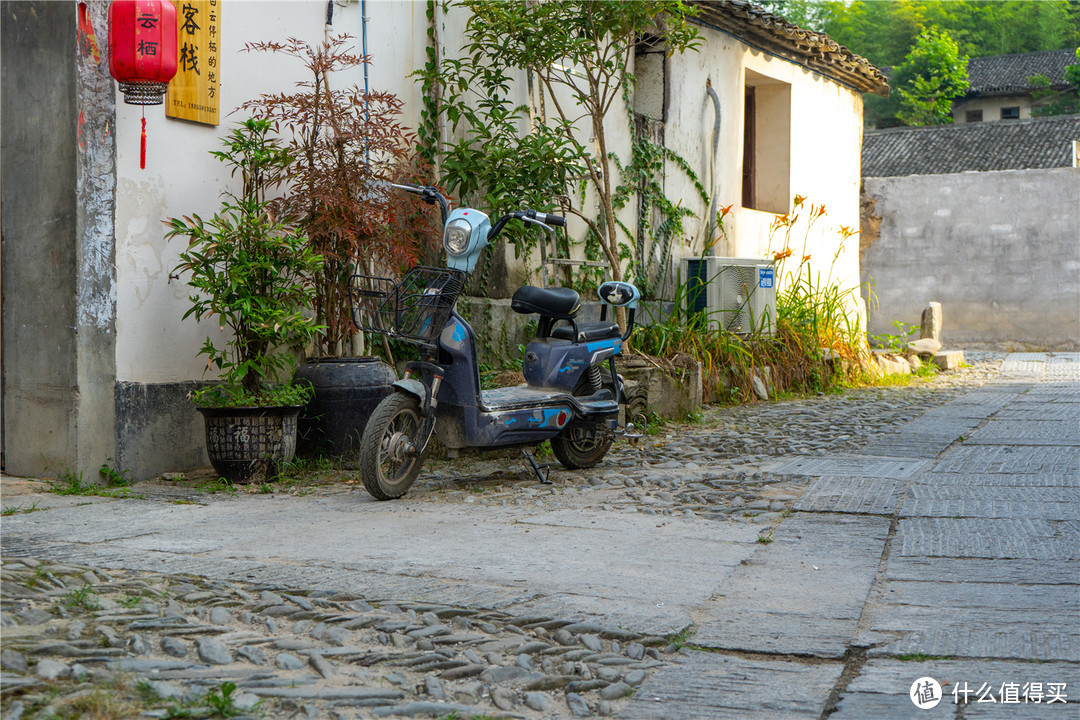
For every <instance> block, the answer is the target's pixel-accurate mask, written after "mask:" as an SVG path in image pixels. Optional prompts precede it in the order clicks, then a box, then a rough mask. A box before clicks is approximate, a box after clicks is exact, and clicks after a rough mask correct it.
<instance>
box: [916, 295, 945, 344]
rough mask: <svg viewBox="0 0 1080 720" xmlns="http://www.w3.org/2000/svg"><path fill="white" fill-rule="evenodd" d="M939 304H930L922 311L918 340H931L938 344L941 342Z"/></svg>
mask: <svg viewBox="0 0 1080 720" xmlns="http://www.w3.org/2000/svg"><path fill="white" fill-rule="evenodd" d="M941 322H942V314H941V303H939V302H931V303H930V304H928V305H927V306H926V308H925V309H924V310H923V311H922V326H921V327H920V332H919V337H920V338H923V339H925V338H933V339H934V340H937V341H938V342H941Z"/></svg>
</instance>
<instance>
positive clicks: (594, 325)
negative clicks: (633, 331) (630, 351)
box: [551, 320, 622, 342]
mask: <svg viewBox="0 0 1080 720" xmlns="http://www.w3.org/2000/svg"><path fill="white" fill-rule="evenodd" d="M577 331H578V335H577V342H594V341H596V340H608V339H610V338H617V337H621V336H622V333H621V332H619V324H618V323H614V322H604V321H603V320H601V321H600V322H587V323H578V325H577ZM551 337H553V338H558V339H559V340H570V341H573V340H574V327H573V326H572V325H562V326H560V327H557V328H555V329H554V330H552V331H551Z"/></svg>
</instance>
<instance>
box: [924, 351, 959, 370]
mask: <svg viewBox="0 0 1080 720" xmlns="http://www.w3.org/2000/svg"><path fill="white" fill-rule="evenodd" d="M932 359H933V361H934V364H935V365H937V366H938V369H939V370H956V369H957V368H958V367H960V365H961V364H962V363H963V362H964V351H963V350H939V351H937V352H936V353H934V357H933V358H932Z"/></svg>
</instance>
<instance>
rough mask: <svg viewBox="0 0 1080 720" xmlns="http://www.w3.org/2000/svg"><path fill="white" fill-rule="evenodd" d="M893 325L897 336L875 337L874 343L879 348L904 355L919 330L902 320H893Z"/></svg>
mask: <svg viewBox="0 0 1080 720" xmlns="http://www.w3.org/2000/svg"><path fill="white" fill-rule="evenodd" d="M892 324H893V327H894V328H896V334H895V335H888V334H886V335H875V336H874V338H873V339H874V342H875V343H876V344H877V346H878V347H882V348H887V349H889V350H892V351H893V352H895V353H902V352H904V351H905V350H907V345H908V342H910V341H911V336H912V335H914V334H915V331H916V330H917V329H918V328H917V327H916V326H915V325H911V324H910V323H906V322H904V321H902V320H893V323H892Z"/></svg>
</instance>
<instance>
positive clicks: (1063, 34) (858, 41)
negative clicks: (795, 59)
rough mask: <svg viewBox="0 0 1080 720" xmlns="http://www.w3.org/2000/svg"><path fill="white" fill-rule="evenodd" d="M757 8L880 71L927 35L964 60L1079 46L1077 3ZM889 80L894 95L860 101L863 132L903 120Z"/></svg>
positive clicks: (786, 0) (781, 1)
mask: <svg viewBox="0 0 1080 720" xmlns="http://www.w3.org/2000/svg"><path fill="white" fill-rule="evenodd" d="M760 4H762V5H764V6H765V7H766V8H767V9H768V10H770V11H771V12H774V13H777V14H779V15H783V16H784V17H786V18H787V19H788V20H790V21H792V22H794V23H795V24H797V25H799V26H801V27H804V28H807V29H812V30H816V31H820V32H824V33H827V34H828V35H829V37H831V38H832V39H833V40H835V41H836V42H838V43H839V44H841V45H843V46H845V47H847V48H849V49H850V50H851V51H852V52H855V53H857V54H859V55H862V56H863V57H865V58H866V59H868V60H869V61H870V62H872V63H873V64H874V65H877V66H878V67H882V68H888V67H896V66H898V65H900V64H901V63H903V62H904V59H905V58H906V57H907V55H908V53H910V52H911V50H912V49H913V48H914V47H915V45H916V42H917V40H918V38H919V36H920V34H921V33H923V32H924V31H926V30H934V31H936V32H941V33H948V34H949V36H950V37H952V38H953V39H954V40H955V41H956V43H957V45H958V48H959V53H960V55H967V56H968V57H985V56H988V55H1010V54H1015V53H1026V52H1035V51H1038V50H1061V49H1065V48H1075V47H1076V46H1077V45H1078V44H1080V3H1077V2H1073V1H1072V0H1045V1H1043V2H1027V1H1025V0H1004V1H1000V0H895V1H892V2H875V1H873V0H869V1H868V0H856V1H855V2H847V1H844V0H823V1H820V2H815V1H813V0H762V2H761V3H760ZM894 80H895V78H890V84H891V85H892V87H893V88H894V93H893V96H892V97H890V98H882V97H878V96H876V95H868V96H867V97H866V98H865V108H866V124H867V126H869V127H889V126H892V125H896V124H898V123H899V122H900V121H899V120H898V119H897V112H898V111H899V110H900V101H901V96H900V94H899V93H896V92H895V88H897V87H898V85H897V83H896V82H895V81H894ZM1071 82H1074V83H1075V82H1076V81H1075V80H1073V81H1071ZM908 90H909V92H912V88H909V89H908ZM924 90H929V91H934V89H933V88H924Z"/></svg>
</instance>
